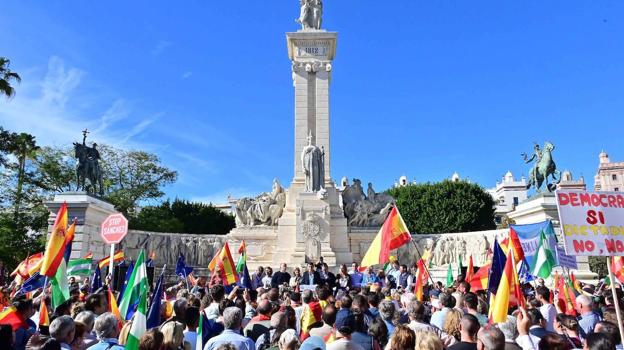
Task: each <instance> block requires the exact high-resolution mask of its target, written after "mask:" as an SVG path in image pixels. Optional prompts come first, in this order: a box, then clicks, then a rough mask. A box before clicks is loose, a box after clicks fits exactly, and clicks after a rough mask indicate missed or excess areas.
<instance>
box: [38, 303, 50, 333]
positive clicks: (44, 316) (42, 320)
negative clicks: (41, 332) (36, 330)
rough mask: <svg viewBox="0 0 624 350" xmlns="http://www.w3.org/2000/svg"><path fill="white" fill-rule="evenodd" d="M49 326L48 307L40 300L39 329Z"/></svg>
mask: <svg viewBox="0 0 624 350" xmlns="http://www.w3.org/2000/svg"><path fill="white" fill-rule="evenodd" d="M49 325H50V314H49V313H48V306H47V305H46V303H45V300H44V299H43V298H42V299H41V305H40V306H39V327H41V326H45V327H48V326H49Z"/></svg>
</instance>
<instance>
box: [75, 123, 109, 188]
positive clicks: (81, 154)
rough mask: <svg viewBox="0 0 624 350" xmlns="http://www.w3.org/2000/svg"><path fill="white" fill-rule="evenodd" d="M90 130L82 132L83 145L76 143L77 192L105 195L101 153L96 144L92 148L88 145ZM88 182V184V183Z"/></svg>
mask: <svg viewBox="0 0 624 350" xmlns="http://www.w3.org/2000/svg"><path fill="white" fill-rule="evenodd" d="M88 133H89V131H88V130H86V129H85V130H83V131H82V144H80V143H78V142H74V157H75V158H76V159H78V165H77V166H76V182H77V186H76V190H82V191H86V192H88V193H91V194H99V195H100V196H103V195H104V182H103V181H102V170H101V168H100V164H99V160H100V152H99V151H98V150H97V144H96V143H95V142H94V143H93V146H92V147H88V146H87V144H86V141H87V134H88ZM87 180H88V183H87Z"/></svg>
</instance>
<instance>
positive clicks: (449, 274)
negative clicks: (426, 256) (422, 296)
mask: <svg viewBox="0 0 624 350" xmlns="http://www.w3.org/2000/svg"><path fill="white" fill-rule="evenodd" d="M452 265H453V264H449V267H448V271H447V272H446V286H447V287H450V286H452V285H453V266H452Z"/></svg>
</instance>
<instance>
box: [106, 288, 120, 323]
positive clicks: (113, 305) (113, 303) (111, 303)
mask: <svg viewBox="0 0 624 350" xmlns="http://www.w3.org/2000/svg"><path fill="white" fill-rule="evenodd" d="M108 311H110V313H112V314H113V315H114V316H115V317H116V318H117V327H118V329H119V330H121V327H122V326H123V319H122V318H121V314H120V313H119V308H118V307H117V299H116V298H115V294H113V291H112V290H110V289H109V290H108Z"/></svg>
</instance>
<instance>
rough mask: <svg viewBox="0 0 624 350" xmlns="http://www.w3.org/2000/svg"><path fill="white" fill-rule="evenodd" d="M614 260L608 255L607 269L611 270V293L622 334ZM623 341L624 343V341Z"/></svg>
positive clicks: (623, 331) (623, 330) (623, 328)
mask: <svg viewBox="0 0 624 350" xmlns="http://www.w3.org/2000/svg"><path fill="white" fill-rule="evenodd" d="M612 261H613V257H612V256H607V270H608V271H609V279H610V280H611V294H612V295H613V304H614V306H615V314H616V316H617V321H618V328H619V329H620V334H624V327H622V316H621V311H620V301H619V299H618V297H617V293H616V292H615V282H614V281H615V276H614V275H613V271H612V270H611V262H612ZM622 343H624V341H623V342H622Z"/></svg>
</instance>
